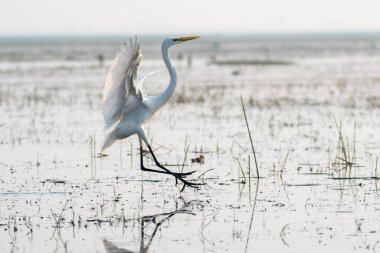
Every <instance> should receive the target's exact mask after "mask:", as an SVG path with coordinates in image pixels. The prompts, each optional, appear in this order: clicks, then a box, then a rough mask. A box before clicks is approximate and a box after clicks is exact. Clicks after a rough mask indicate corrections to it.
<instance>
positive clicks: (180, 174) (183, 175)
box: [169, 170, 195, 178]
mask: <svg viewBox="0 0 380 253" xmlns="http://www.w3.org/2000/svg"><path fill="white" fill-rule="evenodd" d="M194 172H195V170H193V171H190V172H185V173H182V172H181V173H176V172H172V173H169V174H173V175H174V176H175V177H177V176H178V177H181V178H184V177H187V176H190V175H191V174H193V173H194Z"/></svg>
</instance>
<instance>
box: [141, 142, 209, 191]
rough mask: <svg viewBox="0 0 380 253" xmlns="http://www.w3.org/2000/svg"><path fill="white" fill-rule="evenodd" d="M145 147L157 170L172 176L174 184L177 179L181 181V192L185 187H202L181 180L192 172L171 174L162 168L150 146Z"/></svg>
mask: <svg viewBox="0 0 380 253" xmlns="http://www.w3.org/2000/svg"><path fill="white" fill-rule="evenodd" d="M147 146H148V148H149V151H150V153H151V154H152V157H153V160H154V162H155V163H156V165H157V166H158V167H159V168H161V169H163V170H164V171H165V172H166V173H167V174H171V175H173V176H174V177H175V180H176V184H177V179H178V180H181V181H182V183H183V187H182V189H181V192H182V191H183V190H184V189H185V187H186V186H190V187H197V186H199V185H203V184H198V183H191V182H189V181H186V180H185V179H183V177H185V176H188V175H191V174H193V173H194V171H191V172H188V173H173V172H171V171H170V170H168V169H167V168H165V167H164V166H162V165H161V164H160V162H159V161H158V160H157V158H156V156H155V155H154V153H153V150H152V148H151V146H150V145H147ZM140 148H141V147H140Z"/></svg>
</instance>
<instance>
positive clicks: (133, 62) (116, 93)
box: [102, 37, 142, 128]
mask: <svg viewBox="0 0 380 253" xmlns="http://www.w3.org/2000/svg"><path fill="white" fill-rule="evenodd" d="M141 60H142V55H141V51H140V43H139V41H138V39H137V37H134V38H133V39H130V40H129V41H128V42H126V43H123V44H122V45H121V47H120V49H119V51H118V52H117V55H116V57H115V59H114V60H113V62H112V65H111V67H110V69H109V71H108V74H107V78H106V83H105V85H104V90H103V108H102V110H103V117H104V125H105V128H109V127H110V126H112V125H114V124H115V123H116V122H118V121H119V120H120V117H121V116H122V111H123V108H124V107H125V105H126V102H127V100H128V97H129V96H135V97H137V98H138V99H139V100H142V97H141V92H140V91H139V89H138V88H137V81H136V72H137V69H138V66H139V64H140V62H141Z"/></svg>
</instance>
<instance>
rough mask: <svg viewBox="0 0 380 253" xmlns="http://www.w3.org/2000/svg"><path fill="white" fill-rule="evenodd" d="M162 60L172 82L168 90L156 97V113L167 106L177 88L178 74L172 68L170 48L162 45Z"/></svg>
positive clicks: (154, 105)
mask: <svg viewBox="0 0 380 253" xmlns="http://www.w3.org/2000/svg"><path fill="white" fill-rule="evenodd" d="M162 58H163V59H164V62H165V65H166V67H167V69H168V71H169V75H170V82H169V84H168V86H167V87H166V89H165V90H164V91H163V92H162V93H161V94H160V95H158V96H155V97H154V104H153V107H154V108H153V109H154V111H156V110H158V109H159V108H161V107H162V106H163V105H165V104H166V102H168V101H169V99H170V98H171V96H172V95H173V93H174V90H175V88H176V86H177V72H176V71H175V68H174V67H173V66H172V64H171V62H170V59H169V47H168V46H167V45H165V44H162Z"/></svg>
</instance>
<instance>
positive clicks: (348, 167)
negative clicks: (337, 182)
mask: <svg viewBox="0 0 380 253" xmlns="http://www.w3.org/2000/svg"><path fill="white" fill-rule="evenodd" d="M334 120H335V126H336V129H337V131H338V144H337V153H336V156H335V160H334V162H333V164H332V168H333V169H334V170H335V171H337V172H338V178H351V174H352V168H353V166H354V165H355V164H356V141H355V139H356V123H355V124H354V136H353V147H350V141H349V139H348V137H346V136H345V135H344V133H343V130H342V124H341V123H340V124H338V123H337V121H336V119H334ZM341 173H343V174H341Z"/></svg>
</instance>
